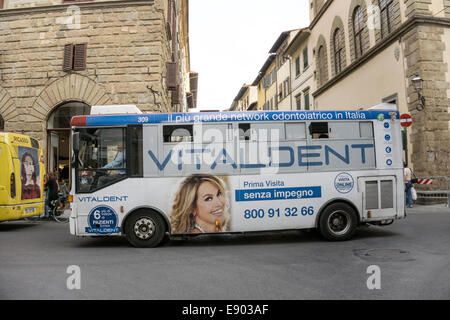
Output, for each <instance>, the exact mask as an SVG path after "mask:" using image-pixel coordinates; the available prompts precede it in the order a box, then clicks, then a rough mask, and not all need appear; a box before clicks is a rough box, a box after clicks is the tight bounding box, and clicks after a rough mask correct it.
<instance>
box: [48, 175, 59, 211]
mask: <svg viewBox="0 0 450 320" xmlns="http://www.w3.org/2000/svg"><path fill="white" fill-rule="evenodd" d="M58 189H59V187H58V182H57V180H56V175H55V174H54V173H53V172H50V173H49V174H48V175H47V182H46V183H45V190H46V191H47V197H46V201H45V208H46V212H45V218H49V217H50V211H51V210H52V209H53V206H52V205H51V203H52V201H53V200H58Z"/></svg>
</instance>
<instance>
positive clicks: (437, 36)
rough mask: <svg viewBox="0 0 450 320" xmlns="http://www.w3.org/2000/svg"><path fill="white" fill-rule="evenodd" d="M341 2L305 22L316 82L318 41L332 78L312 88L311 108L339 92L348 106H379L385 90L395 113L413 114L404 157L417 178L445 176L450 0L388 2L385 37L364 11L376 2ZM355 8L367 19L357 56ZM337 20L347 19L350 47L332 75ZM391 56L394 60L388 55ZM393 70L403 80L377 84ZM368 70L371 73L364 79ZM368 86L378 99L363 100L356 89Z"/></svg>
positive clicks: (449, 135) (449, 143)
mask: <svg viewBox="0 0 450 320" xmlns="http://www.w3.org/2000/svg"><path fill="white" fill-rule="evenodd" d="M338 3H339V5H338ZM345 3H346V4H345V6H343V4H344V3H343V1H342V2H341V1H336V0H329V1H328V2H327V4H328V7H327V8H326V11H324V12H322V13H321V15H320V17H314V18H313V19H312V25H311V26H310V28H311V37H312V39H318V41H317V40H316V41H317V42H316V43H315V50H316V55H315V59H316V81H317V82H318V77H319V74H318V70H319V65H318V64H317V63H318V60H317V50H318V48H319V46H321V45H325V46H327V47H328V48H330V49H329V50H330V51H329V54H330V58H329V60H327V61H325V68H326V69H327V70H328V72H329V74H331V78H330V79H329V80H328V81H327V82H326V83H324V84H322V85H321V86H318V87H317V90H316V91H315V92H313V96H314V99H315V101H316V102H317V105H316V107H317V108H318V109H320V108H321V107H329V106H325V105H324V106H322V105H321V104H322V102H321V101H327V102H328V103H329V101H339V96H334V97H332V96H333V94H334V93H336V94H338V95H343V96H341V99H342V98H344V96H345V98H346V101H351V102H350V103H348V102H347V103H346V105H348V107H350V108H351V107H352V105H354V107H355V108H358V107H359V106H361V105H362V104H367V105H370V104H371V103H372V105H374V104H378V103H381V102H382V99H383V98H385V97H388V96H389V91H391V94H392V93H395V95H394V96H395V97H396V99H397V103H398V105H399V111H400V113H409V114H410V115H411V116H412V118H413V125H412V126H411V127H410V128H408V129H407V133H408V139H407V140H408V160H409V165H410V166H411V167H413V169H414V172H415V174H416V176H418V177H430V176H446V177H449V178H450V164H449V163H450V81H449V80H450V66H449V59H448V58H449V57H450V14H449V13H450V12H449V10H450V1H448V0H393V1H392V9H391V11H390V13H392V14H393V16H392V22H393V25H392V27H393V28H392V29H391V32H390V33H389V34H387V35H386V36H384V37H382V36H381V31H380V29H378V28H374V27H373V26H372V27H371V23H370V22H371V21H370V20H369V19H372V18H373V17H371V16H370V12H369V16H368V11H367V9H368V8H369V7H368V6H369V5H372V6H373V5H377V3H378V1H377V0H348V1H346V2H345ZM338 6H339V7H338ZM356 6H361V7H362V8H364V10H363V12H364V21H365V22H366V25H365V26H366V28H365V29H364V33H363V42H364V43H365V50H364V53H363V55H362V56H361V57H358V58H356V57H355V46H354V35H353V27H352V18H353V17H352V14H353V12H354V9H355V8H356ZM371 9H373V7H371ZM336 17H339V18H336ZM339 19H342V21H344V24H345V21H348V23H347V26H346V30H345V32H346V34H345V37H346V39H347V40H346V44H348V45H349V50H348V51H347V57H346V58H347V64H346V67H345V68H344V69H343V71H342V72H341V74H336V73H335V72H333V66H334V60H333V57H332V54H333V48H332V31H334V30H335V28H336V27H338V24H339V25H340V23H338V21H339ZM333 21H334V22H333ZM330 22H333V24H332V28H331V31H329V24H330ZM341 28H342V26H341ZM323 37H324V38H325V39H326V41H327V43H325V44H324V43H323V40H321V39H323ZM395 44H397V45H395ZM394 46H395V47H397V48H395V50H393V49H394ZM390 50H392V53H390ZM393 56H394V57H395V59H396V60H393V59H392V57H393ZM380 57H384V59H386V58H388V59H389V60H386V65H389V66H395V61H401V62H402V65H403V66H402V67H401V68H398V67H395V69H386V67H384V63H383V61H382V60H381V59H382V58H380ZM375 61H377V62H375ZM327 63H328V64H330V65H327ZM375 64H376V67H375ZM392 72H398V73H399V74H402V75H403V81H400V82H397V83H398V87H397V88H387V87H383V85H382V84H380V81H383V80H382V78H383V76H382V75H383V73H384V74H385V77H391V76H393V75H392ZM368 73H370V74H371V75H373V76H372V77H371V78H367V77H366V75H367V74H368ZM396 76H398V74H396ZM415 76H420V77H421V78H422V79H423V90H422V92H421V93H422V95H423V96H424V97H425V108H424V109H423V110H422V111H420V110H418V109H417V106H418V104H419V102H420V101H419V95H418V92H417V91H416V89H415V87H414V85H413V84H412V81H411V80H412V79H413V78H414V77H415ZM364 78H365V79H368V80H369V81H372V79H374V80H373V83H370V82H366V83H364V84H361V87H359V84H358V83H357V82H355V81H357V80H355V79H364ZM376 79H378V80H376ZM350 83H351V84H352V85H353V86H351V87H352V88H353V90H352V91H351V92H349V91H346V89H344V88H347V89H348V88H349V84H350ZM355 85H356V86H355ZM371 86H372V87H377V88H378V90H380V97H379V100H378V101H376V100H374V99H373V98H371V99H364V97H363V95H358V94H357V93H355V91H357V90H360V91H361V90H362V91H364V90H366V89H367V88H371ZM402 87H403V88H402ZM340 88H342V89H340ZM381 91H385V93H381ZM403 92H405V94H404V93H403ZM352 96H354V97H355V98H354V99H353V100H352V99H351V98H349V97H352ZM371 97H373V94H372V95H371ZM362 101H374V102H369V103H368V102H362ZM432 188H434V189H445V188H447V186H445V185H443V184H438V185H434V186H433V187H432Z"/></svg>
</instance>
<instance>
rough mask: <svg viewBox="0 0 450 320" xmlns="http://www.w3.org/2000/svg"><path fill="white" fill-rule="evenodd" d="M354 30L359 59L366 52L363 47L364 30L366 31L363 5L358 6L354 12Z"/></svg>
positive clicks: (356, 52)
mask: <svg viewBox="0 0 450 320" xmlns="http://www.w3.org/2000/svg"><path fill="white" fill-rule="evenodd" d="M353 31H354V35H355V39H354V41H355V58H356V59H358V58H359V57H361V56H362V55H363V53H364V47H363V31H364V14H363V10H362V8H361V7H359V6H358V7H356V9H355V11H354V12H353Z"/></svg>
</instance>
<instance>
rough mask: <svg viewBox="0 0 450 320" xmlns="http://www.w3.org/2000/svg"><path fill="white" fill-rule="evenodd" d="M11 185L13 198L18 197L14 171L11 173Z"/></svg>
mask: <svg viewBox="0 0 450 320" xmlns="http://www.w3.org/2000/svg"><path fill="white" fill-rule="evenodd" d="M10 186H11V198H15V197H16V177H15V175H14V173H11V178H10Z"/></svg>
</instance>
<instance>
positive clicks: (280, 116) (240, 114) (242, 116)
mask: <svg viewBox="0 0 450 320" xmlns="http://www.w3.org/2000/svg"><path fill="white" fill-rule="evenodd" d="M398 118H399V112H398V111H391V110H373V111H363V110H347V111H236V112H233V111H232V112H209V113H205V112H197V113H152V114H122V115H117V114H114V115H91V116H86V115H85V116H75V117H73V118H72V126H73V127H76V126H116V125H127V124H145V123H153V124H156V123H166V124H181V123H198V122H205V123H217V122H263V121H331V120H346V121H349V120H358V121H363V120H380V121H383V120H384V119H398Z"/></svg>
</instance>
